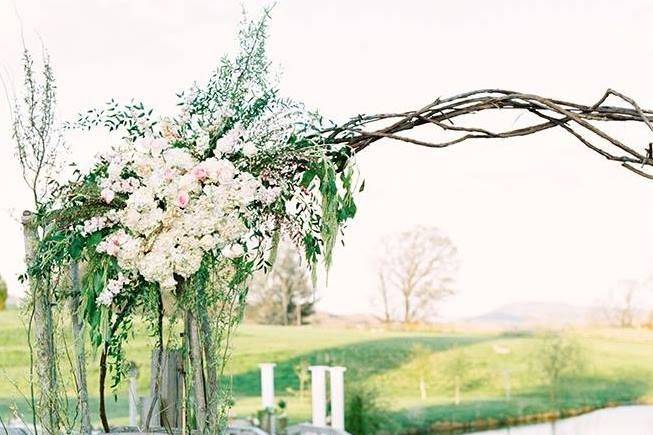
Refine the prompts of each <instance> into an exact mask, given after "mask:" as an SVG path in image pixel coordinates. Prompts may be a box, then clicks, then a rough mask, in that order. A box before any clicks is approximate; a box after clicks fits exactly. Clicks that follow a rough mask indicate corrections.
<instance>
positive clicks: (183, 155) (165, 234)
mask: <svg viewBox="0 0 653 435" xmlns="http://www.w3.org/2000/svg"><path fill="white" fill-rule="evenodd" d="M195 136H196V137H205V139H203V141H206V144H201V145H199V146H201V147H205V146H208V145H207V144H208V140H209V139H208V134H207V135H206V136H204V133H203V132H200V133H196V134H195ZM242 138H243V132H242V130H241V129H240V127H237V126H236V127H234V128H233V129H232V130H230V131H229V132H227V133H226V134H225V135H223V136H222V137H221V138H219V139H218V140H217V142H216V148H215V153H214V156H213V157H210V158H207V159H204V160H201V161H200V160H198V159H197V158H196V157H195V155H193V154H192V153H191V150H189V149H187V148H178V147H173V146H172V145H171V143H170V142H168V140H167V139H165V138H153V137H146V138H141V139H138V140H136V141H135V142H134V143H126V144H121V145H119V146H116V147H114V148H113V149H112V151H111V152H110V153H109V154H107V155H106V156H104V159H105V161H106V164H107V171H106V177H105V178H103V179H102V180H101V181H100V182H99V186H100V188H101V194H100V196H101V198H102V200H103V201H105V202H106V203H108V204H111V205H114V204H116V208H115V209H112V214H111V218H107V217H105V216H99V217H94V218H92V219H89V220H88V221H86V222H85V223H84V225H83V228H82V229H81V232H82V233H83V234H85V235H88V234H91V233H93V232H95V231H99V230H101V229H103V228H106V227H108V226H110V225H114V222H115V225H116V226H117V230H116V231H114V232H112V233H110V234H109V235H107V236H106V237H105V238H104V239H103V240H102V241H101V242H100V243H99V245H98V246H97V251H98V252H102V253H105V254H107V255H110V256H113V257H115V258H116V259H117V262H118V265H119V266H120V268H121V269H123V270H124V271H125V272H126V273H127V274H135V273H137V274H140V275H141V276H142V277H143V278H144V279H145V280H147V281H149V282H156V283H158V284H159V285H160V286H161V288H162V289H163V290H168V291H171V290H173V289H174V288H175V287H176V285H177V282H176V280H175V275H178V276H181V277H184V278H187V277H190V276H191V275H193V274H194V273H195V272H197V270H198V269H199V268H200V266H201V263H202V258H203V256H204V254H205V253H206V252H207V251H214V252H216V253H217V252H220V253H221V255H222V256H224V257H227V258H232V259H233V258H238V257H241V256H243V255H244V254H245V250H246V248H245V247H246V246H247V243H248V239H249V238H250V237H251V236H252V232H251V231H250V230H249V229H248V227H247V223H248V220H247V219H248V217H250V216H251V215H252V207H251V206H252V204H253V203H254V202H255V201H259V202H260V204H262V205H264V206H265V205H270V204H272V203H273V202H274V201H275V200H276V199H277V198H278V197H279V195H280V194H281V189H280V188H278V187H266V186H264V185H263V184H262V182H261V180H259V179H258V178H256V177H254V176H253V175H252V174H250V173H248V172H245V171H242V170H239V169H238V168H237V167H236V166H235V165H234V164H233V163H232V161H230V160H229V158H230V156H231V155H233V154H234V153H236V152H242V153H243V154H244V155H252V154H254V153H255V152H256V147H255V146H253V145H251V144H244V143H243V140H242ZM195 147H196V148H197V147H198V145H197V144H196V145H195ZM195 151H196V149H195ZM119 195H120V198H121V201H120V202H119V203H118V202H116V197H117V196H119ZM111 283H112V284H111V288H109V287H107V289H106V290H105V291H103V292H102V294H101V295H100V296H99V297H98V302H99V303H102V304H104V305H109V304H110V303H111V301H112V300H113V297H114V296H115V295H116V294H118V293H119V292H120V290H121V289H122V287H123V286H124V285H125V284H126V283H127V280H126V278H125V277H124V276H122V275H121V276H120V277H119V278H118V279H116V280H112V281H111Z"/></svg>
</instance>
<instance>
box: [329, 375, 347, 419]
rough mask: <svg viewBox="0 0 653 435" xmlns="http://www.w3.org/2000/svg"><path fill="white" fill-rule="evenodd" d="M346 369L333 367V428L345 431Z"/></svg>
mask: <svg viewBox="0 0 653 435" xmlns="http://www.w3.org/2000/svg"><path fill="white" fill-rule="evenodd" d="M345 370H347V369H346V368H345V367H331V368H330V369H329V374H330V376H331V427H332V428H334V429H339V430H345Z"/></svg>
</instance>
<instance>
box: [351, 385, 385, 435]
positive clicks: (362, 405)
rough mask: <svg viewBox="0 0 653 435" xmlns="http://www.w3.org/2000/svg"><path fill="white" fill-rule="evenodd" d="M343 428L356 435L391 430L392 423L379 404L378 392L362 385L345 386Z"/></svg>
mask: <svg viewBox="0 0 653 435" xmlns="http://www.w3.org/2000/svg"><path fill="white" fill-rule="evenodd" d="M345 397H346V400H345V428H346V429H347V432H349V433H352V434H357V435H359V434H360V435H373V434H376V433H379V432H381V431H384V432H387V431H390V430H391V428H392V421H391V419H390V418H389V417H388V412H387V410H386V409H385V407H384V405H383V404H382V403H381V399H380V395H379V392H378V391H377V390H376V389H375V388H374V387H373V386H368V385H365V384H362V383H357V384H354V385H351V386H347V389H346V392H345Z"/></svg>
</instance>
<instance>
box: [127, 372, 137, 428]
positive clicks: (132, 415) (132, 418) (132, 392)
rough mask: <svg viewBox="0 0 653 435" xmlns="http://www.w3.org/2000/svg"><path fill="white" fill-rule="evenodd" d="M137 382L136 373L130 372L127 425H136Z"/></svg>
mask: <svg viewBox="0 0 653 435" xmlns="http://www.w3.org/2000/svg"><path fill="white" fill-rule="evenodd" d="M137 401H138V384H137V381H136V375H135V374H130V377H129V425H130V426H137V425H138V406H137Z"/></svg>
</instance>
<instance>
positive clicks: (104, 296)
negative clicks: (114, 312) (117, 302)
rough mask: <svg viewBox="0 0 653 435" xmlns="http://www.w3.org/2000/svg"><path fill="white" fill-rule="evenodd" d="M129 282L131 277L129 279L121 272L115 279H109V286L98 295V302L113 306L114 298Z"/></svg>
mask: <svg viewBox="0 0 653 435" xmlns="http://www.w3.org/2000/svg"><path fill="white" fill-rule="evenodd" d="M127 284H129V279H127V278H126V277H125V276H124V275H123V274H122V273H119V274H118V276H117V277H116V278H115V279H111V280H109V282H107V286H106V288H105V289H104V290H102V293H100V294H99V295H98V297H97V300H96V302H97V303H98V304H100V305H106V306H107V307H108V306H111V303H112V302H113V298H114V297H115V296H116V295H117V294H119V293H120V292H121V291H122V289H123V288H124V287H125V286H126V285H127Z"/></svg>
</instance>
